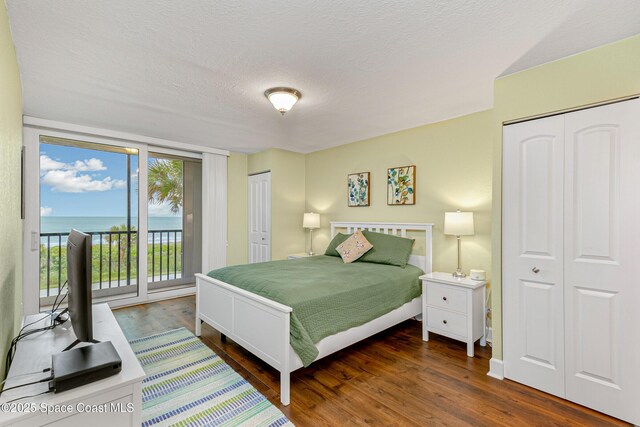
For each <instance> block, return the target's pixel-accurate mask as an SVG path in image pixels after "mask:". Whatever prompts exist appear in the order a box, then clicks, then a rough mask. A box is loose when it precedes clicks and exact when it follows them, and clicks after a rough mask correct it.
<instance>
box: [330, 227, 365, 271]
mask: <svg viewBox="0 0 640 427" xmlns="http://www.w3.org/2000/svg"><path fill="white" fill-rule="evenodd" d="M371 248H373V245H372V244H371V243H369V241H368V240H367V239H366V238H365V237H364V235H363V234H362V233H361V232H360V230H358V231H356V232H355V233H353V234H352V235H351V236H349V238H348V239H347V240H345V241H344V242H342V243H341V244H340V245H338V247H337V248H336V250H337V251H338V253H339V254H340V256H341V257H342V261H344V263H345V264H349V263H352V262H353V261H355V260H357V259H358V258H360V257H361V256H362V255H364V254H366V253H367V251H369V250H370V249H371Z"/></svg>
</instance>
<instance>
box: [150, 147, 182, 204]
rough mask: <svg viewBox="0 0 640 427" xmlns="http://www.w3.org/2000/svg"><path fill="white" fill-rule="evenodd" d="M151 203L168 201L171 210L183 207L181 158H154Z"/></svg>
mask: <svg viewBox="0 0 640 427" xmlns="http://www.w3.org/2000/svg"><path fill="white" fill-rule="evenodd" d="M148 199H149V202H150V203H154V204H158V205H161V204H163V203H168V204H169V206H170V207H171V212H173V213H178V212H179V211H180V208H182V162H181V161H180V160H167V159H153V160H152V162H151V164H150V165H149V191H148Z"/></svg>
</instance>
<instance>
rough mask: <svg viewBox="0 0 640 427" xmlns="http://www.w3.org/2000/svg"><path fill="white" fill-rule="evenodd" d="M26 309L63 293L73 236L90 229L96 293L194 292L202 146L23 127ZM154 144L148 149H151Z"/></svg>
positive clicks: (139, 298) (112, 298)
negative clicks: (191, 148)
mask: <svg viewBox="0 0 640 427" xmlns="http://www.w3.org/2000/svg"><path fill="white" fill-rule="evenodd" d="M23 141H24V159H25V168H24V187H23V195H24V199H23V201H24V222H23V227H24V239H23V261H24V268H23V270H22V271H23V283H24V293H23V310H24V313H25V314H34V313H37V312H38V311H41V310H46V309H48V308H50V306H51V304H52V303H53V302H54V300H55V298H56V296H58V295H61V294H64V293H65V292H66V290H65V289H64V288H65V282H66V276H67V271H66V270H67V269H66V264H67V255H66V243H67V236H68V235H69V233H70V231H71V230H72V229H74V228H75V229H78V230H80V231H83V232H85V233H88V234H90V235H91V236H92V242H93V245H92V265H91V267H92V283H91V286H92V290H93V292H92V294H93V299H94V302H102V301H107V302H108V303H109V305H110V306H112V307H115V306H122V305H127V304H136V303H142V302H146V301H149V300H153V299H161V298H165V297H166V296H169V295H170V296H179V295H188V294H190V293H193V286H194V284H195V277H194V275H195V273H198V272H200V271H202V269H201V266H202V244H203V242H202V240H203V239H202V191H203V190H202V160H201V159H202V155H201V154H200V153H191V152H183V151H178V150H175V149H172V148H165V147H163V148H155V149H154V148H152V147H151V146H149V145H147V144H145V143H141V142H133V141H129V140H125V139H121V138H119V137H116V136H114V137H106V136H105V137H102V136H96V135H94V134H87V133H83V132H82V129H79V130H78V132H75V131H74V132H72V131H65V130H59V129H58V130H56V129H49V128H46V127H44V128H41V127H31V126H25V127H24V129H23ZM150 151H151V152H152V153H151V154H150V153H149V152H150Z"/></svg>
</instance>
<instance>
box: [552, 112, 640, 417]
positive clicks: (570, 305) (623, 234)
mask: <svg viewBox="0 0 640 427" xmlns="http://www.w3.org/2000/svg"><path fill="white" fill-rule="evenodd" d="M565 118H566V121H565V159H566V162H565V213H564V216H565V218H564V233H565V250H564V258H565V263H564V264H565V265H564V272H565V273H564V278H565V301H566V303H565V324H566V346H565V357H566V370H567V378H566V390H567V398H568V399H570V400H573V401H575V402H577V403H580V404H583V405H586V406H589V407H590V408H593V409H596V410H598V411H602V412H605V413H608V414H611V415H613V416H615V417H618V418H622V419H624V420H627V421H631V422H635V423H636V424H638V423H640V333H639V332H638V331H639V330H640V315H639V313H640V256H639V254H640V101H639V100H633V101H627V102H621V103H617V104H612V105H608V106H604V107H599V108H593V109H589V110H583V111H578V112H575V113H571V114H567V115H566V116H565Z"/></svg>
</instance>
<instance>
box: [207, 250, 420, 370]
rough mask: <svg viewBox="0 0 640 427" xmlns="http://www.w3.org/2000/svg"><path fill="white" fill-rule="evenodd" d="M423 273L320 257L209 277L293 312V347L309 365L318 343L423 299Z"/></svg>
mask: <svg viewBox="0 0 640 427" xmlns="http://www.w3.org/2000/svg"><path fill="white" fill-rule="evenodd" d="M421 274H422V271H421V270H420V269H419V268H417V267H414V266H412V265H407V266H406V267H405V268H401V267H396V266H391V265H382V264H372V263H365V262H354V263H351V264H344V263H343V262H342V259H341V258H339V257H332V256H326V255H321V256H315V257H310V258H300V259H296V260H287V261H271V262H263V263H258V264H247V265H236V266H232V267H225V268H221V269H218V270H213V271H211V272H209V274H208V275H209V276H210V277H213V278H214V279H218V280H221V281H223V282H225V283H228V284H231V285H234V286H237V287H239V288H242V289H245V290H247V291H250V292H253V293H255V294H258V295H261V296H263V297H266V298H269V299H271V300H273V301H277V302H279V303H281V304H285V305H287V306H289V307H291V308H292V309H293V311H292V313H291V346H292V347H293V349H294V350H295V352H296V353H298V355H299V356H300V359H301V360H302V363H303V364H304V366H308V365H309V364H310V363H311V362H313V361H314V360H315V358H316V357H317V356H318V349H317V348H316V346H315V343H317V342H319V341H320V340H322V339H323V338H325V337H328V336H329V335H333V334H335V333H338V332H341V331H345V330H347V329H349V328H353V327H355V326H359V325H362V324H364V323H366V322H369V321H370V320H373V319H375V318H377V317H380V316H382V315H383V314H386V313H388V312H390V311H392V310H394V309H396V308H398V307H400V306H402V305H403V304H405V303H407V302H409V301H411V300H412V299H413V298H415V297H417V296H419V295H420V293H421V292H422V290H421V286H420V281H419V280H418V276H420V275H421Z"/></svg>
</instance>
